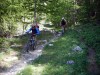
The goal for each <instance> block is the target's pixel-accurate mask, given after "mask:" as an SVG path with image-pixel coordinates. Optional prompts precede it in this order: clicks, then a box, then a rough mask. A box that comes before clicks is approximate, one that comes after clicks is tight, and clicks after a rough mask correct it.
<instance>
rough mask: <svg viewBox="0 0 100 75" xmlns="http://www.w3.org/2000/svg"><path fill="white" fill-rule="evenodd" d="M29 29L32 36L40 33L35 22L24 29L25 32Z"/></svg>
mask: <svg viewBox="0 0 100 75" xmlns="http://www.w3.org/2000/svg"><path fill="white" fill-rule="evenodd" d="M30 31H32V34H31V36H32V37H36V35H39V34H40V31H39V26H38V25H37V24H36V25H32V26H31V28H30V29H29V30H27V31H26V33H29V32H30Z"/></svg>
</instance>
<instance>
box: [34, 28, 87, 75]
mask: <svg viewBox="0 0 100 75" xmlns="http://www.w3.org/2000/svg"><path fill="white" fill-rule="evenodd" d="M78 37H79V36H78V34H77V32H75V31H73V30H69V31H67V32H66V34H64V36H63V37H61V38H59V39H58V40H56V41H55V42H52V44H53V45H54V46H49V45H47V46H46V47H45V49H44V50H43V54H42V56H41V57H40V58H38V59H36V60H35V61H34V62H33V65H35V66H37V65H39V64H41V65H46V67H45V68H44V70H43V72H42V74H41V75H87V71H86V52H85V50H86V47H85V46H84V45H83V44H82V43H80V42H79V40H78ZM75 45H79V46H81V47H82V48H83V51H80V52H74V51H72V49H73V47H74V46H75ZM69 60H73V61H74V62H75V63H74V64H67V61H69Z"/></svg>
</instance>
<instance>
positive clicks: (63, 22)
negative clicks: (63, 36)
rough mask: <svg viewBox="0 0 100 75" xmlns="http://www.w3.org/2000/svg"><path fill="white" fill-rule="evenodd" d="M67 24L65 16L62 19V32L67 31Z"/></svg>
mask: <svg viewBox="0 0 100 75" xmlns="http://www.w3.org/2000/svg"><path fill="white" fill-rule="evenodd" d="M66 25H67V22H66V20H65V19H64V17H63V18H62V20H61V28H62V33H64V32H65V28H66Z"/></svg>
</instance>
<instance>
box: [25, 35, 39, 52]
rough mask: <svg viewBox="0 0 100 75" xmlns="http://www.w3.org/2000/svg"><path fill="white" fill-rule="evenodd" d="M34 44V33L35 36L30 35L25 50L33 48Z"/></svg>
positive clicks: (35, 42)
mask: <svg viewBox="0 0 100 75" xmlns="http://www.w3.org/2000/svg"><path fill="white" fill-rule="evenodd" d="M36 44H37V41H36V35H35V36H32V35H31V36H30V38H29V40H28V43H27V47H26V52H29V51H30V50H35V49H36Z"/></svg>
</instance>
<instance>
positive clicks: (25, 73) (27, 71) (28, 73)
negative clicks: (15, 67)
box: [17, 66, 34, 75]
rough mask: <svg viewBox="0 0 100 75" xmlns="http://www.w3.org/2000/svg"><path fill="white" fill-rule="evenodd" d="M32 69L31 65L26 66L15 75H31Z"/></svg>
mask: <svg viewBox="0 0 100 75" xmlns="http://www.w3.org/2000/svg"><path fill="white" fill-rule="evenodd" d="M33 72H34V71H33V69H32V66H27V67H26V68H25V69H24V70H22V71H21V72H20V73H18V74H17V75H33Z"/></svg>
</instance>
